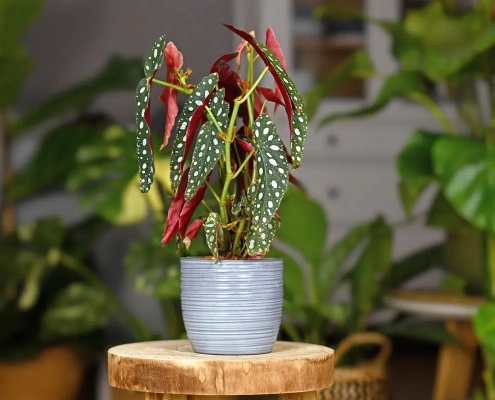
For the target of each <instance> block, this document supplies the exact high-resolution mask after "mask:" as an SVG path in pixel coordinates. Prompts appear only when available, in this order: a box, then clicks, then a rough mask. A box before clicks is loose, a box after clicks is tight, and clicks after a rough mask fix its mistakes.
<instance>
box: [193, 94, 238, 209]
mask: <svg viewBox="0 0 495 400" xmlns="http://www.w3.org/2000/svg"><path fill="white" fill-rule="evenodd" d="M224 95H225V89H221V90H219V91H218V92H216V93H215V94H214V95H213V96H212V97H211V99H210V101H209V103H208V107H209V108H210V110H211V113H212V114H213V115H214V116H215V120H216V121H217V123H218V128H220V129H221V130H222V131H223V130H225V129H226V128H227V126H228V123H229V116H228V114H229V103H227V102H226V101H224V100H223V98H224ZM207 115H208V121H207V122H206V123H205V124H204V125H203V126H202V127H201V129H200V131H199V134H198V138H197V141H196V147H195V148H194V153H193V158H192V163H191V169H190V171H189V181H188V182H187V189H186V194H185V197H186V200H190V199H191V198H192V197H193V196H194V195H195V194H196V192H197V191H198V188H199V187H200V186H201V185H202V184H203V181H204V180H205V179H206V177H207V176H208V174H209V173H210V171H211V170H212V169H213V167H214V166H215V164H216V162H217V161H218V159H219V158H220V155H221V154H222V150H223V147H224V141H223V140H222V139H221V138H220V137H219V136H218V133H219V132H218V128H217V126H216V125H215V123H214V121H213V120H212V117H211V115H210V114H209V113H208V114H207Z"/></svg>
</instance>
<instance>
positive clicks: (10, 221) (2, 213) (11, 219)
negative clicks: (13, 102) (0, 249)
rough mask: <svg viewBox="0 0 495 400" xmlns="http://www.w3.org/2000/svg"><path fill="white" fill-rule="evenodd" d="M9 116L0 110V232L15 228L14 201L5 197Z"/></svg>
mask: <svg viewBox="0 0 495 400" xmlns="http://www.w3.org/2000/svg"><path fill="white" fill-rule="evenodd" d="M9 125H10V124H9V116H8V113H7V111H6V110H2V111H0V130H1V133H2V174H3V186H2V195H1V196H2V197H1V198H0V218H1V220H2V221H1V226H0V233H9V232H12V231H13V230H14V229H15V210H14V203H13V202H12V201H10V200H8V199H7V196H6V195H5V189H6V187H7V185H8V184H9V183H10V182H11V181H12V176H13V171H12V165H11V151H12V143H11V139H10V138H9V136H10V132H9Z"/></svg>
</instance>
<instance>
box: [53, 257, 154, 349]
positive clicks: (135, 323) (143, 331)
mask: <svg viewBox="0 0 495 400" xmlns="http://www.w3.org/2000/svg"><path fill="white" fill-rule="evenodd" d="M60 261H61V262H62V264H63V265H64V266H65V267H66V268H69V269H71V270H72V271H74V272H76V273H77V274H79V275H80V276H81V277H82V278H84V279H85V280H86V281H87V282H88V283H89V284H91V285H93V286H95V287H97V288H98V289H99V290H101V291H102V292H104V293H105V295H106V296H107V298H108V300H109V301H110V302H111V303H112V304H113V306H114V307H115V308H116V309H117V311H118V312H119V313H120V315H121V317H122V318H123V319H124V321H125V322H126V323H127V326H128V327H129V329H130V330H131V333H132V335H133V336H134V339H136V340H138V341H140V342H141V341H147V340H150V339H151V337H152V335H151V333H150V332H149V331H148V329H147V328H146V327H145V326H144V324H143V323H142V322H141V321H140V320H139V319H137V318H136V317H135V316H134V315H132V314H131V313H130V312H128V311H127V310H126V309H125V308H124V307H122V305H121V304H120V302H119V300H118V299H117V297H116V296H115V295H114V294H113V293H112V291H111V290H109V289H108V288H107V286H106V285H105V284H104V283H103V282H102V281H101V280H100V279H99V278H98V277H97V276H96V275H95V274H93V273H92V272H91V271H90V270H89V269H87V268H86V267H85V266H84V265H82V264H81V263H80V262H79V261H78V260H77V259H75V258H74V257H72V256H70V255H68V254H65V253H61V254H60Z"/></svg>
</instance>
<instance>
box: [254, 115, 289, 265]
mask: <svg viewBox="0 0 495 400" xmlns="http://www.w3.org/2000/svg"><path fill="white" fill-rule="evenodd" d="M253 128H254V129H253V140H254V149H255V154H256V161H257V168H258V178H257V180H256V181H255V182H254V183H253V184H252V185H251V186H250V187H249V189H248V200H249V203H248V206H247V207H246V212H247V213H248V215H249V216H250V217H251V229H250V231H249V233H248V237H247V239H246V240H247V244H248V246H247V248H248V253H249V254H250V255H255V254H264V253H265V252H266V251H267V249H268V247H269V246H270V242H269V241H268V238H264V237H263V235H266V233H265V230H266V229H267V227H268V225H267V224H270V222H271V221H272V218H273V217H274V215H275V213H276V211H277V210H278V208H279V206H280V202H281V201H282V197H283V196H284V194H285V192H286V190H287V184H288V182H289V180H288V175H289V167H288V164H287V159H286V156H285V152H284V148H283V143H282V140H281V139H280V137H279V136H278V135H277V133H276V129H275V124H274V123H273V122H272V121H271V119H270V117H269V116H268V115H266V114H261V115H260V116H259V117H258V118H257V119H256V121H255V122H254V125H253ZM268 228H269V227H268ZM269 229H270V231H271V228H269ZM255 236H259V237H260V238H261V242H260V244H261V247H256V248H255V247H254V245H255V244H256V242H258V241H259V240H258V239H256V238H255Z"/></svg>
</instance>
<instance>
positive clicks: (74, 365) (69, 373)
mask: <svg viewBox="0 0 495 400" xmlns="http://www.w3.org/2000/svg"><path fill="white" fill-rule="evenodd" d="M83 372H84V362H83V359H82V357H81V356H80V354H79V353H78V352H76V350H74V349H73V348H71V347H69V346H57V347H51V348H48V349H46V350H45V351H43V353H41V354H40V355H39V356H38V357H36V358H33V359H30V360H26V361H21V362H2V363H0V388H1V389H0V400H12V399H16V400H75V399H77V396H78V394H79V391H80V388H81V384H82V380H83Z"/></svg>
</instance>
